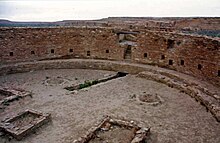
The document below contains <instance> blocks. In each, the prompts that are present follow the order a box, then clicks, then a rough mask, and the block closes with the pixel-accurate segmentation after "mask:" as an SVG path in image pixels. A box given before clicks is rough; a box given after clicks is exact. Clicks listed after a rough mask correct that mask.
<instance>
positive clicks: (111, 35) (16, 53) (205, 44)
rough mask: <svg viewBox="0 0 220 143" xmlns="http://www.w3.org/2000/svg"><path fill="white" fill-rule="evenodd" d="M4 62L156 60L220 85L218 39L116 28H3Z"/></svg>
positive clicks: (0, 30)
mask: <svg viewBox="0 0 220 143" xmlns="http://www.w3.org/2000/svg"><path fill="white" fill-rule="evenodd" d="M0 48H1V51H0V57H1V58H0V60H1V61H0V62H1V64H2V65H4V64H7V63H11V62H21V61H35V60H44V59H56V58H78V59H82V58H92V59H105V60H117V61H122V60H125V61H128V62H137V63H142V64H151V65H158V66H160V67H165V68H169V69H174V70H176V71H179V72H182V73H186V74H189V75H193V76H195V77H197V78H199V79H203V80H206V81H209V82H212V83H213V84H215V85H218V86H219V85H220V50H219V49H220V40H219V39H211V38H207V37H199V36H191V35H181V34H175V33H167V32H155V31H154V32H153V31H146V30H139V31H137V30H136V31H130V30H117V29H112V28H0Z"/></svg>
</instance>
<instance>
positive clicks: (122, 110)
mask: <svg viewBox="0 0 220 143" xmlns="http://www.w3.org/2000/svg"><path fill="white" fill-rule="evenodd" d="M110 74H114V72H110V71H97V70H77V69H62V70H45V71H33V72H28V73H18V74H11V75H6V76H0V86H9V87H16V88H23V89H25V90H28V91H32V92H33V97H32V98H30V97H26V98H25V99H22V100H19V101H14V102H13V103H12V104H10V106H8V107H7V108H6V109H5V110H4V111H0V119H1V120H2V119H4V118H5V117H7V116H10V115H12V114H16V113H18V112H20V111H23V110H25V109H35V110H39V111H42V112H47V113H51V115H52V122H51V123H50V124H48V125H45V126H43V127H41V128H40V129H38V130H37V131H36V132H35V133H33V134H31V135H29V136H28V137H26V138H25V139H24V140H22V141H20V142H22V143H71V142H73V141H74V140H75V139H78V138H79V137H80V136H82V135H84V134H85V133H86V131H87V130H88V129H90V128H91V127H92V126H93V125H94V124H95V123H97V122H98V121H99V120H100V119H102V118H103V116H104V115H112V116H114V117H120V118H125V119H127V120H133V121H136V122H138V123H139V124H141V126H143V127H151V133H152V134H151V140H150V141H149V142H156V143H173V142H178V143H179V142H181V143H203V142H204V143H219V142H220V124H219V123H218V122H217V121H216V120H215V118H214V117H213V116H212V115H211V113H208V112H206V109H205V107H203V106H201V105H200V104H199V103H197V102H196V101H195V100H194V99H192V98H191V97H189V96H188V95H186V94H184V93H180V92H179V91H178V90H176V89H173V88H170V87H167V86H166V85H163V84H160V83H157V82H154V81H148V80H146V79H141V78H137V77H135V76H134V75H128V76H126V77H123V78H118V79H114V80H111V81H108V82H105V83H101V84H98V85H95V86H92V87H89V88H86V89H83V90H80V91H78V92H75V93H71V92H70V91H67V90H65V89H63V88H64V87H65V86H67V85H71V84H79V83H82V82H84V81H85V80H95V79H98V78H103V77H105V76H107V75H110ZM143 94H157V95H159V96H160V97H161V98H162V99H163V102H162V104H159V105H157V106H152V105H149V104H147V103H145V102H141V101H140V100H138V95H143ZM134 95H136V96H134ZM0 142H6V143H7V142H10V143H14V142H18V141H16V140H14V139H12V140H11V141H8V139H7V138H3V137H0Z"/></svg>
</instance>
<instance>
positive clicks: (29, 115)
mask: <svg viewBox="0 0 220 143" xmlns="http://www.w3.org/2000/svg"><path fill="white" fill-rule="evenodd" d="M49 120H50V114H47V113H41V112H38V111H35V110H26V111H24V112H21V113H19V114H17V115H15V116H13V117H11V118H9V119H7V120H5V121H2V124H1V125H0V129H1V130H2V131H3V132H5V133H6V134H9V135H11V136H13V137H14V138H15V139H16V140H22V139H23V138H24V137H25V136H26V135H28V134H30V133H31V132H33V131H34V130H35V129H36V128H38V127H40V126H42V125H43V124H45V123H47V122H48V121H49Z"/></svg>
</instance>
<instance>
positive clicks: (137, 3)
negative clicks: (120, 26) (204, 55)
mask: <svg viewBox="0 0 220 143" xmlns="http://www.w3.org/2000/svg"><path fill="white" fill-rule="evenodd" d="M112 16H114V17H115V16H138V17H147V16H151V17H152V16H154V17H163V16H166V17H169V16H172V17H173V16H175V17H182V16H184V17H188V16H212V17H215V16H218V17H220V0H66V1H65V0H59V1H58V0H56V1H52V0H44V1H39V0H26V1H22V0H14V1H10V0H0V19H8V20H14V21H59V20H76V19H100V18H105V17H112Z"/></svg>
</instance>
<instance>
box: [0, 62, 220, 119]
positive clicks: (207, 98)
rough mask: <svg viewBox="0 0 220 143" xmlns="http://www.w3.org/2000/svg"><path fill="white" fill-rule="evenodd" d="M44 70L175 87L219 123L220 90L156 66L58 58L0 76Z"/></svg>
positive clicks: (3, 70) (2, 70)
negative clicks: (103, 73) (131, 77)
mask: <svg viewBox="0 0 220 143" xmlns="http://www.w3.org/2000/svg"><path fill="white" fill-rule="evenodd" d="M46 69H96V70H108V71H121V72H126V73H127V72H128V73H130V74H136V76H137V77H140V78H145V79H147V80H153V81H156V82H159V83H163V84H166V85H167V86H169V87H171V88H176V89H178V90H179V91H180V92H184V93H186V94H188V95H189V96H191V97H192V98H194V99H195V100H196V101H198V102H199V103H201V104H202V105H204V106H205V107H206V109H207V111H210V112H211V113H212V115H213V116H214V117H215V118H216V119H217V121H219V122H220V105H219V100H220V95H219V88H218V87H214V86H212V85H211V84H208V83H206V82H201V81H199V80H198V79H196V78H193V77H192V76H188V75H185V74H182V73H180V72H177V71H174V70H169V69H165V68H160V67H156V66H150V65H144V64H138V63H129V62H122V61H109V60H94V59H61V60H60V59H58V60H45V61H35V62H22V63H16V64H8V65H4V66H1V67H0V75H4V74H13V73H19V72H30V71H34V70H46Z"/></svg>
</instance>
